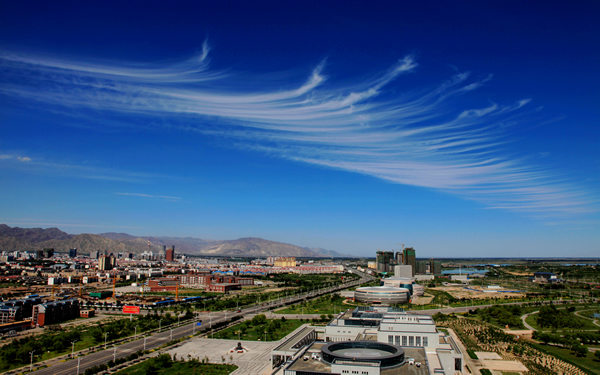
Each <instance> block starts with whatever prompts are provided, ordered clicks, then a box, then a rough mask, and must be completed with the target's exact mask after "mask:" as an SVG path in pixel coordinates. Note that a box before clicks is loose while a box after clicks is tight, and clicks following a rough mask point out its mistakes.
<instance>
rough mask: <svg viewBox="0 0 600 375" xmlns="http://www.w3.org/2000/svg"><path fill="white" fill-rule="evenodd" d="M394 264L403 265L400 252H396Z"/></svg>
mask: <svg viewBox="0 0 600 375" xmlns="http://www.w3.org/2000/svg"><path fill="white" fill-rule="evenodd" d="M396 264H397V265H403V264H404V261H403V260H402V252H401V251H396Z"/></svg>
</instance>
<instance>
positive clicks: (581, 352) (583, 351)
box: [575, 345, 589, 357]
mask: <svg viewBox="0 0 600 375" xmlns="http://www.w3.org/2000/svg"><path fill="white" fill-rule="evenodd" d="M588 352H589V350H588V347H587V346H585V345H579V346H577V348H576V350H575V353H577V356H578V357H585V356H586V355H587V354H588Z"/></svg>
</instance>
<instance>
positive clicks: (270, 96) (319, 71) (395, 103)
mask: <svg viewBox="0 0 600 375" xmlns="http://www.w3.org/2000/svg"><path fill="white" fill-rule="evenodd" d="M208 52H209V47H208V45H207V44H206V43H205V44H204V46H203V50H202V53H201V54H200V55H199V56H197V57H195V58H192V59H189V60H185V61H183V62H180V63H175V64H171V65H166V64H147V65H140V64H125V63H120V62H95V63H89V62H87V63H86V62H77V61H71V60H61V59H48V58H40V57H35V56H33V57H32V56H23V55H17V54H9V53H2V54H0V65H1V66H2V67H3V68H4V70H5V71H6V72H7V73H8V74H5V75H4V78H3V79H2V83H3V84H2V86H1V87H0V93H3V94H5V95H13V96H19V97H22V98H25V99H28V100H35V101H38V102H44V103H47V104H51V105H55V106H63V107H64V106H66V107H69V108H71V109H73V110H77V109H82V110H89V109H93V110H95V111H99V112H109V113H118V114H135V115H148V116H166V117H170V118H183V119H182V120H181V123H183V124H184V125H182V126H181V128H182V129H185V130H193V131H198V132H203V133H207V134H215V135H219V136H224V137H229V138H231V139H234V140H235V143H236V145H237V146H238V147H245V148H250V149H254V150H257V151H261V152H268V153H271V154H273V155H277V156H279V157H283V158H287V159H290V160H295V161H299V162H304V163H311V164H316V165H321V166H325V167H331V168H339V169H344V170H349V171H354V172H358V173H363V174H367V175H371V176H375V177H378V178H381V179H385V180H388V181H392V182H395V183H400V184H406V185H413V186H422V187H427V188H434V189H439V190H443V191H446V192H450V193H453V194H457V195H460V196H462V197H465V198H468V199H473V200H476V201H479V202H482V203H483V204H485V205H486V206H487V207H489V208H497V209H504V210H511V211H519V212H527V213H530V214H533V215H539V216H542V217H549V216H564V215H571V214H577V213H583V212H587V211H589V210H590V207H591V205H592V204H596V203H597V200H596V198H595V197H592V196H590V194H589V193H587V192H585V191H584V190H583V189H582V188H581V187H580V186H577V185H576V184H574V183H571V182H566V181H562V180H561V179H559V178H558V177H557V176H556V174H555V173H553V172H552V171H548V170H545V169H542V168H540V167H538V166H536V165H534V164H532V163H531V161H530V160H528V159H524V158H518V157H516V156H514V155H513V154H511V153H510V152H509V151H507V150H508V149H509V148H508V147H506V146H507V144H508V143H509V142H510V137H511V133H510V130H511V126H512V125H513V124H515V123H517V122H518V121H519V119H520V118H521V116H524V115H525V114H527V113H528V112H524V111H528V110H527V107H528V105H529V103H530V101H531V100H530V99H529V98H524V99H518V100H515V102H514V103H511V104H498V103H489V104H487V105H485V106H482V107H478V108H471V107H467V106H466V105H465V104H462V103H463V102H462V101H461V100H460V98H461V97H462V96H464V95H469V94H470V93H471V92H473V91H475V90H477V89H478V88H480V87H481V86H483V85H485V84H486V83H487V82H488V81H490V80H491V79H492V76H491V75H490V76H487V77H485V78H482V79H478V80H477V79H472V78H471V77H470V74H469V73H468V72H462V73H457V74H455V75H453V76H451V77H449V78H448V79H447V80H446V81H445V82H441V83H440V84H439V85H438V86H437V87H433V88H425V89H413V90H409V91H400V90H399V88H398V87H396V86H394V85H395V83H396V82H397V81H398V80H399V79H400V78H401V76H402V75H405V74H416V73H417V67H418V63H417V61H416V59H415V58H414V57H413V56H410V55H409V56H406V57H404V58H402V59H400V60H398V61H397V62H396V63H395V64H393V66H392V67H390V69H388V70H387V71H385V72H381V73H380V74H378V75H377V76H376V77H374V78H371V79H365V80H360V81H358V82H355V83H353V84H345V85H341V84H337V83H335V82H331V81H330V80H329V79H328V77H327V76H326V74H325V73H324V71H325V63H321V64H319V65H317V66H316V67H315V68H314V69H313V70H312V72H311V73H310V74H309V75H308V78H307V79H305V80H304V81H303V82H296V83H294V82H289V83H288V82H286V81H282V80H280V81H279V85H278V86H277V87H275V86H274V85H273V84H272V83H271V84H261V82H256V81H252V78H248V77H245V76H244V75H242V74H233V73H230V72H229V73H225V72H220V71H212V70H210V69H209V65H208ZM248 87H258V88H256V89H254V90H249V89H247V88H248ZM529 111H530V112H535V111H536V109H531V110H529ZM214 119H218V121H210V120H214ZM131 195H134V194H131ZM139 196H144V195H139ZM157 197H158V196H157ZM163 198H164V197H163Z"/></svg>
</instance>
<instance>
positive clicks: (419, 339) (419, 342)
mask: <svg viewBox="0 0 600 375" xmlns="http://www.w3.org/2000/svg"><path fill="white" fill-rule="evenodd" d="M416 339H417V342H416V344H417V346H421V336H417V337H416Z"/></svg>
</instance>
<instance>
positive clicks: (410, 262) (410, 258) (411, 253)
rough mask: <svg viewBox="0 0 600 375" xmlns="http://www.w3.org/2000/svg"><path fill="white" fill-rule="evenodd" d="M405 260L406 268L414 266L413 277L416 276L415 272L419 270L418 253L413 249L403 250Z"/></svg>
mask: <svg viewBox="0 0 600 375" xmlns="http://www.w3.org/2000/svg"><path fill="white" fill-rule="evenodd" d="M402 257H403V260H404V265H405V266H412V273H413V274H412V276H414V275H415V272H416V270H417V258H416V253H415V249H413V248H412V247H407V248H405V249H404V250H403V255H402Z"/></svg>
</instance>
